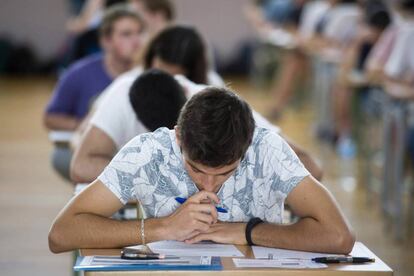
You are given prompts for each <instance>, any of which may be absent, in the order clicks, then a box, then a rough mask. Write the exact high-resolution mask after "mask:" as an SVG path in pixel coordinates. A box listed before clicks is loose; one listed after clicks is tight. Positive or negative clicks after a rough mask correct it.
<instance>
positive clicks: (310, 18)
mask: <svg viewBox="0 0 414 276" xmlns="http://www.w3.org/2000/svg"><path fill="white" fill-rule="evenodd" d="M329 8H330V4H329V3H328V2H327V1H321V0H319V1H310V2H308V3H306V4H305V7H304V9H303V12H302V16H301V18H300V26H299V32H300V34H301V35H302V36H303V37H304V38H309V37H311V36H313V35H314V34H315V32H316V27H317V25H318V23H319V21H320V20H321V19H322V17H323V16H324V15H325V14H326V13H327V12H328V10H329Z"/></svg>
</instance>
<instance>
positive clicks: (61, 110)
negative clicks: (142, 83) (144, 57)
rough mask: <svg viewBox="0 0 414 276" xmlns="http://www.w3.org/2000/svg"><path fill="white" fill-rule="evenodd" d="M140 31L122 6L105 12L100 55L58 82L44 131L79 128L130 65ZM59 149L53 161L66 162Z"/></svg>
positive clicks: (78, 65)
mask: <svg viewBox="0 0 414 276" xmlns="http://www.w3.org/2000/svg"><path fill="white" fill-rule="evenodd" d="M142 28H143V24H142V21H141V19H140V17H139V16H138V15H137V14H136V13H135V12H133V11H131V10H129V9H127V8H126V7H124V6H114V7H113V8H110V9H109V10H108V11H107V13H106V14H105V16H104V18H103V20H102V24H101V26H100V37H101V38H100V40H101V44H102V47H103V49H104V52H103V54H98V55H93V56H89V57H86V58H84V59H82V60H80V61H78V62H76V63H75V64H73V65H72V66H71V67H70V68H69V69H68V70H67V71H66V72H65V73H64V74H63V76H62V77H61V78H60V79H59V81H58V84H57V86H56V88H55V91H54V93H53V95H52V98H51V100H50V102H49V104H48V106H47V108H46V112H45V115H44V124H45V125H46V127H47V128H48V129H50V130H66V131H74V130H75V129H76V128H77V127H78V126H79V125H80V123H81V120H82V119H83V118H84V117H85V116H86V114H87V112H88V110H89V108H90V106H91V103H92V102H93V101H94V100H95V98H96V97H97V96H98V95H99V94H100V93H101V92H102V91H103V90H104V89H105V88H106V87H107V86H108V85H109V84H110V83H111V82H112V80H113V79H114V78H115V77H117V76H118V75H120V74H121V73H123V72H125V71H128V70H130V69H131V68H132V66H133V65H134V64H133V60H134V57H135V55H136V53H137V50H138V49H139V48H140V46H141V42H140V33H141V31H142ZM61 150H62V151H63V152H61V153H62V154H59V151H60V149H59V148H57V151H56V152H55V154H56V155H59V156H60V157H59V156H56V155H55V156H54V157H53V159H54V160H56V161H57V159H62V158H63V159H65V160H68V161H69V162H70V155H71V154H70V150H69V149H68V148H66V149H63V148H62V149H61ZM57 162H58V163H59V162H60V161H57ZM69 162H63V163H64V164H61V165H63V166H62V167H59V169H58V170H59V171H60V172H61V173H62V174H63V175H64V176H68V170H69ZM53 163H54V164H57V163H55V161H53Z"/></svg>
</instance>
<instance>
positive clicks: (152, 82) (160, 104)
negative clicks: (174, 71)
mask: <svg viewBox="0 0 414 276" xmlns="http://www.w3.org/2000/svg"><path fill="white" fill-rule="evenodd" d="M129 100H130V102H131V105H132V108H133V110H134V111H135V114H136V115H137V118H138V120H140V121H141V122H142V123H143V124H144V126H145V127H146V128H147V129H149V130H150V131H154V130H156V129H157V128H160V127H168V128H169V129H172V128H174V126H175V125H176V124H177V119H178V116H179V114H180V110H181V108H182V107H183V106H184V104H185V102H186V101H187V98H186V97H185V93H184V89H183V88H182V87H181V86H180V84H179V83H178V82H177V81H176V80H175V79H174V77H172V76H171V75H170V74H168V73H165V72H163V71H160V70H156V69H151V70H148V71H146V72H144V73H142V74H141V75H140V76H139V77H138V78H137V79H136V80H135V81H134V83H133V84H132V86H131V88H130V90H129Z"/></svg>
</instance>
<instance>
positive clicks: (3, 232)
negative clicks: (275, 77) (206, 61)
mask: <svg viewBox="0 0 414 276" xmlns="http://www.w3.org/2000/svg"><path fill="white" fill-rule="evenodd" d="M227 81H228V83H231V85H232V87H233V88H234V89H236V90H237V91H239V92H240V94H242V95H243V97H245V98H246V99H247V100H248V101H249V102H250V103H251V104H252V105H253V106H254V108H255V109H256V110H257V111H259V112H260V111H261V112H265V111H266V110H267V104H268V102H269V100H268V98H267V97H268V96H267V94H266V93H264V92H263V91H260V90H258V89H256V88H253V87H252V86H251V85H249V84H248V82H247V81H246V80H244V79H237V78H231V79H227ZM54 82H55V80H54V79H51V78H4V77H2V78H0V126H1V127H0V210H1V214H0V221H1V222H0V271H1V272H0V274H1V275H9V276H14V275H29V274H30V275H31V276H35V275H71V273H72V272H71V263H72V255H71V254H70V253H65V254H60V255H53V254H52V253H50V252H49V250H48V246H47V234H48V230H49V227H50V225H51V223H52V221H53V219H54V217H55V216H56V214H57V213H58V212H59V210H60V209H61V208H62V207H63V206H64V204H65V203H66V202H67V201H68V200H69V199H70V197H71V195H72V188H73V187H72V186H71V184H69V183H66V182H65V181H63V180H62V179H60V178H59V177H58V176H57V175H56V174H55V173H54V172H53V171H52V169H51V167H50V163H49V154H50V152H51V149H52V145H51V144H50V143H49V142H48V139H47V132H46V130H45V129H44V127H43V126H42V112H43V109H44V106H45V104H46V103H47V101H48V98H49V96H50V93H51V91H52V89H53V85H54ZM313 116H314V114H313V112H312V109H311V108H310V106H307V105H304V106H302V107H301V108H296V109H289V110H287V112H286V114H285V115H284V116H283V117H282V119H281V120H280V122H278V125H279V126H280V127H281V128H282V130H283V132H284V133H285V134H286V135H287V136H289V137H291V138H292V139H294V140H295V141H296V142H298V143H299V144H301V145H302V146H304V147H305V148H307V149H308V150H309V151H310V152H311V153H312V154H314V155H315V156H317V157H318V158H319V160H320V161H321V163H322V164H323V168H324V170H325V176H324V181H323V183H324V184H325V185H326V186H327V187H328V189H329V190H331V192H332V193H333V194H334V195H335V197H336V198H337V199H338V201H339V204H340V205H341V207H342V208H343V210H344V212H345V214H346V216H347V217H348V218H349V220H350V222H351V224H352V225H353V227H354V229H355V231H356V233H357V239H358V240H359V241H362V242H363V243H365V244H366V245H367V246H368V247H369V248H370V249H371V250H372V251H373V252H374V253H376V255H378V256H379V257H380V258H382V259H383V260H384V261H385V262H386V263H387V264H388V265H389V266H390V267H392V268H393V269H394V271H395V272H396V273H395V275H413V273H414V250H413V248H414V242H413V241H406V242H404V243H398V242H396V241H395V240H394V239H393V237H392V235H391V234H390V232H389V231H388V230H386V228H385V227H384V221H383V218H382V216H381V214H380V212H379V207H378V204H377V203H376V201H375V200H374V201H373V202H372V203H371V204H368V203H367V200H366V198H367V193H366V191H365V190H364V189H363V188H362V185H361V183H359V182H358V183H357V185H356V186H355V187H354V186H353V185H352V184H349V183H348V184H344V183H342V182H341V181H340V179H341V178H340V175H341V173H340V171H341V168H342V166H343V164H342V163H341V162H340V161H339V160H338V159H337V157H336V155H335V154H334V152H333V150H332V149H331V147H329V146H327V145H324V144H320V143H319V142H318V141H317V140H316V139H315V138H314V136H313V132H312V122H313V119H312V118H313ZM352 165H356V162H354V164H352ZM358 168H360V165H359V166H357V169H358Z"/></svg>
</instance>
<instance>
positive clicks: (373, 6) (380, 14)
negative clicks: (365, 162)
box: [333, 0, 391, 158]
mask: <svg viewBox="0 0 414 276" xmlns="http://www.w3.org/2000/svg"><path fill="white" fill-rule="evenodd" d="M362 7H363V11H364V17H363V20H361V22H360V23H359V28H358V30H359V31H358V34H357V35H356V36H355V38H354V39H353V40H352V42H351V43H350V45H349V47H348V49H347V51H346V52H345V55H344V58H343V62H342V64H341V68H340V69H341V70H340V74H339V76H338V80H337V81H336V83H335V86H334V90H333V93H334V94H333V95H334V105H333V112H334V117H335V136H337V137H338V139H337V142H336V148H337V152H338V154H339V156H340V157H342V158H349V157H354V156H355V154H356V151H357V148H356V145H355V143H354V141H353V139H352V125H353V122H352V120H351V100H352V97H353V93H352V90H353V89H354V88H353V80H354V79H356V77H354V78H352V76H364V74H365V66H366V61H367V59H368V56H369V54H370V52H371V49H372V48H373V47H374V45H375V44H376V43H377V41H378V40H379V39H380V37H381V34H382V33H383V32H384V30H385V29H386V28H387V27H388V25H389V24H390V23H391V16H390V13H389V11H388V10H387V5H386V4H385V3H384V2H382V1H378V0H368V1H365V4H364V5H363V6H362ZM349 76H351V78H350V77H349ZM371 89H372V87H370V85H369V84H368V83H367V84H366V85H365V87H362V86H360V87H359V89H358V94H359V95H358V98H360V99H362V97H363V96H364V97H365V98H367V95H368V94H369V92H370V90H371ZM356 123H358V122H356Z"/></svg>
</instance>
